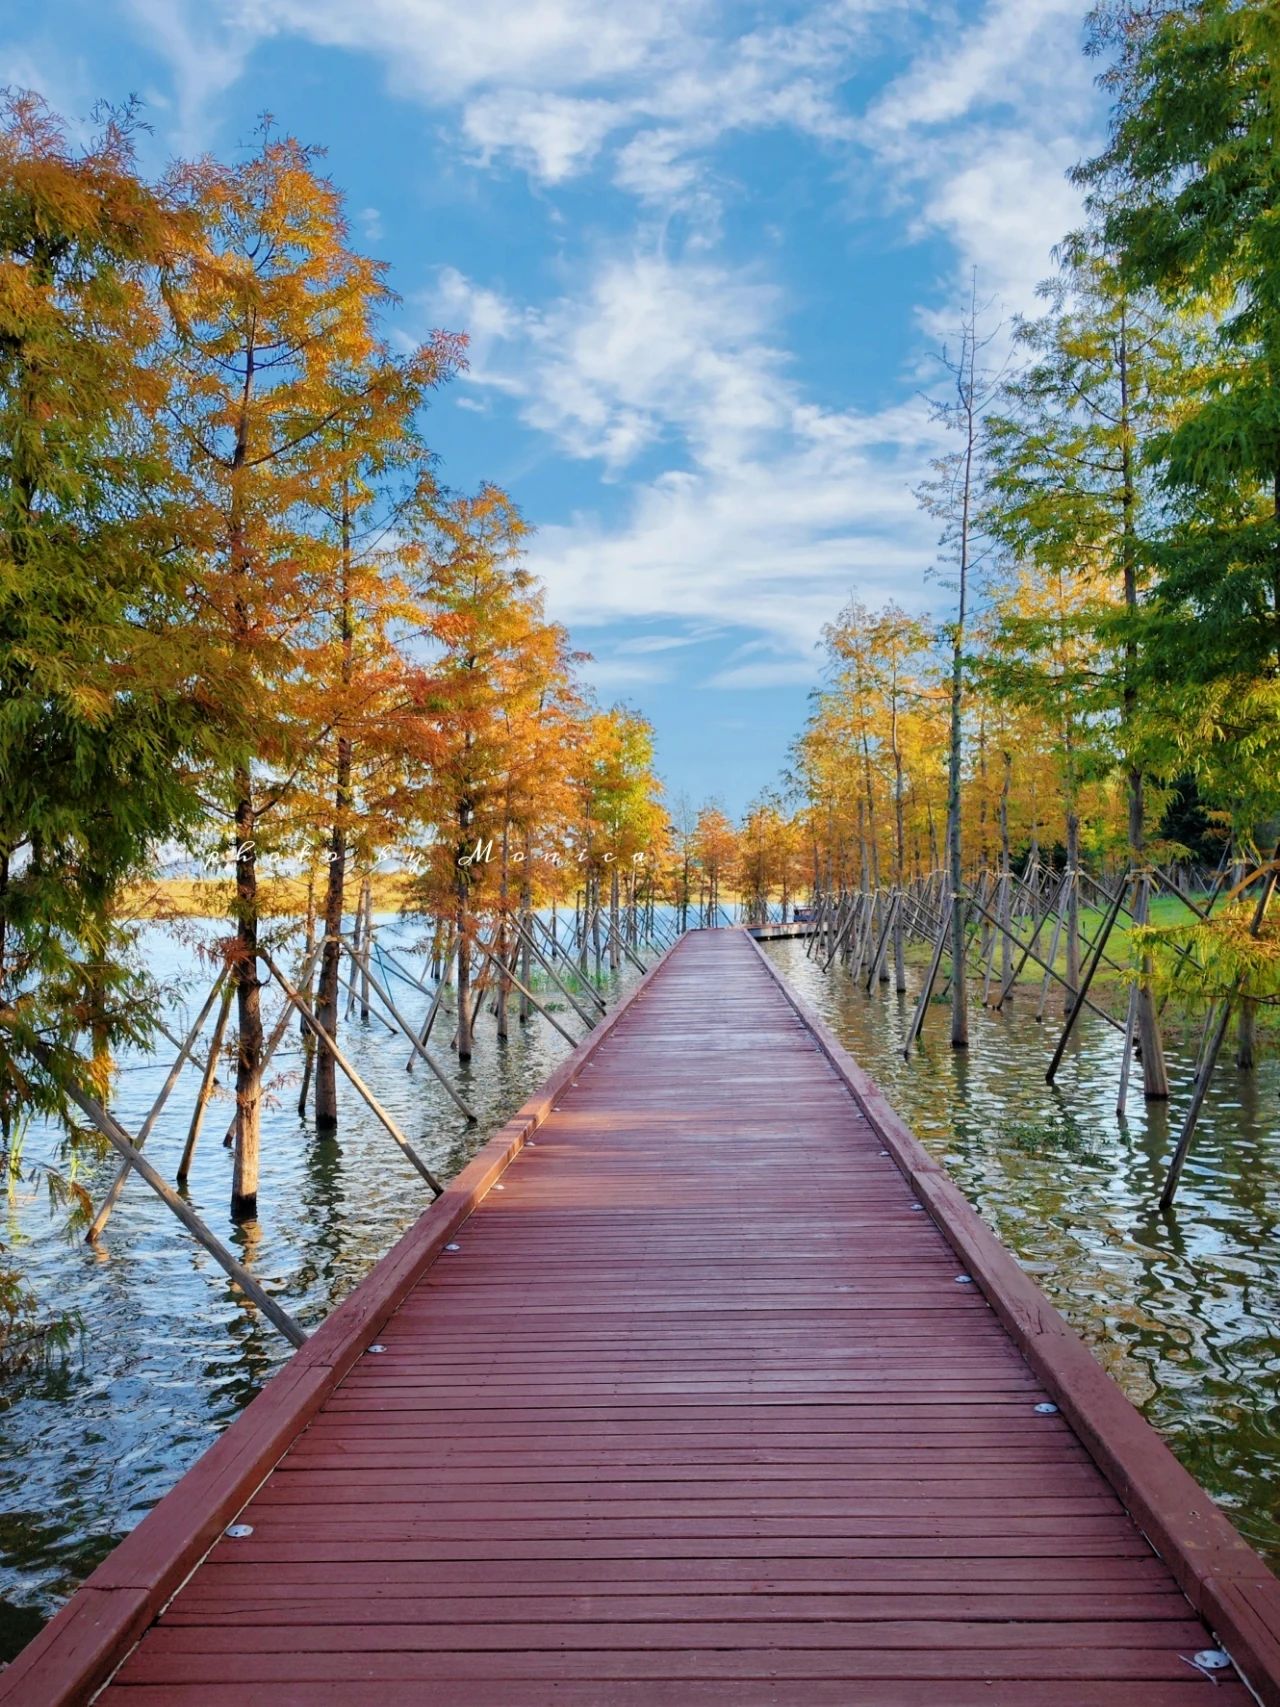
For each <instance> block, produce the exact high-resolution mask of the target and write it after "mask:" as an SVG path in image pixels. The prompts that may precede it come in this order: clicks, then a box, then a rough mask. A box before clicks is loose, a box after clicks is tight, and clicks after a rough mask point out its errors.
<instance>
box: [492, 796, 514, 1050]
mask: <svg viewBox="0 0 1280 1707" xmlns="http://www.w3.org/2000/svg"><path fill="white" fill-rule="evenodd" d="M510 845H511V844H510V831H509V827H508V825H507V824H505V823H504V824H503V826H502V863H501V865H500V866H499V867H498V934H497V937H496V939H495V942H494V953H495V954H496V955H497V957H498V968H497V970H498V989H497V994H496V995H495V997H494V1011H495V1012H496V1014H497V1016H498V1042H499V1043H505V1042H506V1041H507V1037H508V1028H507V1007H508V1005H509V1003H510V998H511V981H510V979H509V978H508V977H507V955H508V953H509V952H510V944H509V943H508V941H507V901H508V898H509V895H510Z"/></svg>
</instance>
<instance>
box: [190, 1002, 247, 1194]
mask: <svg viewBox="0 0 1280 1707" xmlns="http://www.w3.org/2000/svg"><path fill="white" fill-rule="evenodd" d="M235 993H236V989H235V985H234V984H233V983H232V981H231V980H230V979H229V978H228V979H227V980H226V982H225V983H224V984H223V986H222V1006H221V1007H220V1008H219V1009H218V1017H217V1020H216V1021H215V1022H214V1027H213V1038H212V1040H211V1042H210V1044H209V1059H208V1060H207V1061H206V1062H205V1067H204V1077H203V1078H202V1079H201V1080H200V1090H199V1092H198V1093H197V1096H196V1106H195V1107H194V1108H193V1109H192V1111H191V1124H190V1126H189V1127H188V1128H187V1141H186V1143H185V1144H184V1145H183V1147H182V1160H181V1161H180V1162H179V1163H178V1184H179V1185H185V1184H186V1183H187V1180H188V1178H189V1177H190V1174H191V1164H192V1162H193V1161H194V1160H195V1154H196V1142H197V1140H198V1139H199V1137H200V1128H201V1127H202V1126H203V1125H204V1111H205V1109H206V1108H207V1107H208V1106H209V1098H210V1097H211V1096H212V1095H213V1086H214V1081H215V1079H216V1077H217V1069H218V1056H219V1055H220V1054H221V1052H222V1040H223V1038H224V1037H225V1036H226V1032H227V1020H228V1018H229V1017H230V1014H231V1003H232V1001H233V1000H234V998H235Z"/></svg>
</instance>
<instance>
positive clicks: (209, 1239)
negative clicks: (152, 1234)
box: [27, 1040, 307, 1347]
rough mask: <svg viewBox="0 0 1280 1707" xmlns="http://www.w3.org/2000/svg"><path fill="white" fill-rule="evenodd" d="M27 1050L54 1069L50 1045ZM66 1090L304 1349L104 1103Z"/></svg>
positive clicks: (293, 1328)
mask: <svg viewBox="0 0 1280 1707" xmlns="http://www.w3.org/2000/svg"><path fill="white" fill-rule="evenodd" d="M27 1047H28V1048H29V1049H30V1050H31V1053H32V1054H33V1055H34V1056H35V1057H36V1059H37V1060H38V1061H39V1062H40V1063H41V1064H42V1065H43V1066H44V1067H45V1068H46V1069H51V1068H52V1065H53V1051H52V1050H51V1049H49V1048H48V1047H47V1045H45V1044H43V1043H40V1042H38V1041H35V1040H30V1041H28V1042H27ZM63 1089H64V1090H65V1091H66V1094H67V1095H68V1096H69V1097H70V1098H71V1100H72V1102H73V1103H75V1105H76V1107H77V1108H79V1109H80V1110H81V1112H82V1113H83V1114H85V1115H87V1116H88V1118H89V1119H90V1120H91V1121H92V1122H93V1124H94V1125H95V1126H96V1127H97V1128H98V1131H99V1132H101V1133H102V1134H103V1136H104V1137H105V1138H106V1139H107V1141H108V1143H110V1144H111V1146H112V1148H113V1149H115V1150H116V1151H117V1152H118V1153H119V1154H120V1155H121V1156H123V1158H124V1159H125V1161H126V1162H128V1164H129V1166H130V1167H131V1168H132V1169H133V1170H134V1172H135V1173H137V1174H141V1176H142V1178H143V1179H144V1180H146V1182H147V1184H148V1185H149V1186H150V1187H151V1189H152V1191H154V1192H155V1194H156V1196H157V1197H159V1198H161V1199H162V1200H163V1201H164V1202H165V1203H166V1204H168V1206H169V1208H170V1209H171V1210H172V1211H173V1213H174V1214H175V1215H176V1216H177V1217H178V1220H179V1221H181V1222H182V1224H183V1226H184V1227H185V1228H186V1229H187V1231H188V1232H189V1233H190V1234H191V1235H192V1237H193V1238H194V1239H195V1240H196V1242H197V1244H199V1245H202V1246H203V1247H204V1249H205V1250H206V1251H208V1253H209V1255H210V1256H211V1257H212V1258H213V1260H214V1261H215V1262H216V1263H217V1264H218V1266H219V1267H220V1268H221V1269H223V1270H224V1271H225V1273H226V1274H227V1275H228V1276H229V1277H230V1278H231V1279H232V1280H233V1281H234V1282H235V1284H236V1285H237V1286H238V1287H239V1288H240V1290H241V1291H242V1292H243V1293H244V1294H245V1296H246V1297H247V1298H251V1299H252V1300H253V1302H254V1303H255V1304H256V1305H257V1306H258V1308H259V1309H260V1310H261V1311H262V1313H263V1315H264V1316H265V1317H266V1318H267V1320H268V1321H269V1322H271V1323H272V1324H273V1326H275V1327H277V1328H279V1330H280V1332H281V1333H282V1334H283V1335H284V1337H285V1338H286V1339H287V1340H288V1342H289V1344H290V1345H292V1346H294V1347H297V1346H300V1345H305V1344H306V1339H307V1336H306V1334H304V1333H303V1331H302V1329H301V1328H300V1327H299V1326H298V1324H297V1323H296V1322H295V1321H294V1319H293V1317H292V1316H290V1315H289V1314H288V1312H287V1311H285V1310H282V1309H281V1308H280V1306H279V1305H278V1304H277V1303H276V1301H275V1299H274V1298H273V1297H272V1296H271V1294H270V1293H269V1292H266V1291H264V1290H263V1288H262V1287H261V1286H259V1284H258V1282H257V1281H256V1280H255V1279H254V1278H253V1276H252V1275H251V1274H250V1273H249V1271H248V1269H247V1268H245V1266H244V1265H243V1263H239V1262H237V1261H236V1259H235V1257H233V1256H232V1254H231V1252H230V1251H229V1250H228V1249H227V1248H226V1246H225V1245H224V1244H222V1243H221V1241H220V1240H218V1239H216V1238H215V1237H214V1235H213V1234H212V1233H211V1232H210V1231H209V1229H208V1228H207V1227H206V1226H205V1224H204V1222H203V1221H202V1220H201V1219H200V1217H199V1216H198V1215H197V1214H196V1212H195V1210H194V1209H192V1208H191V1206H190V1204H188V1203H184V1201H183V1200H182V1198H180V1197H179V1196H178V1194H177V1192H176V1191H175V1190H174V1189H173V1187H172V1186H171V1185H169V1184H168V1183H167V1181H165V1180H164V1179H162V1178H161V1176H160V1175H159V1174H158V1173H157V1172H156V1170H155V1169H154V1168H153V1167H152V1166H151V1163H150V1162H149V1161H148V1160H147V1158H146V1157H145V1156H144V1155H143V1153H142V1151H141V1150H139V1149H138V1147H137V1145H136V1144H135V1143H134V1142H133V1140H132V1139H131V1138H130V1137H129V1135H128V1133H127V1132H126V1131H125V1129H124V1128H123V1126H121V1125H120V1123H119V1121H118V1120H116V1118H115V1117H114V1115H111V1114H108V1113H107V1111H106V1109H105V1108H103V1107H102V1105H101V1103H99V1102H97V1101H96V1100H95V1099H94V1098H93V1097H91V1096H89V1095H88V1094H87V1093H86V1092H84V1091H82V1090H81V1089H80V1087H79V1086H78V1085H75V1084H67V1083H66V1082H64V1083H63Z"/></svg>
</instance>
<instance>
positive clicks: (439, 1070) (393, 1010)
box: [338, 937, 476, 1125]
mask: <svg viewBox="0 0 1280 1707" xmlns="http://www.w3.org/2000/svg"><path fill="white" fill-rule="evenodd" d="M365 940H366V941H367V940H368V939H367V938H366V939H365ZM338 941H339V943H340V944H341V945H342V947H343V948H344V949H346V951H347V953H348V955H349V956H350V957H351V958H352V959H353V960H354V959H355V958H356V953H355V950H354V949H353V948H352V946H351V944H350V943H349V942H348V941H347V940H346V938H345V937H339V938H338ZM363 970H364V972H365V974H366V976H367V978H368V980H369V986H370V988H371V989H372V990H373V991H374V992H375V993H376V994H377V996H378V999H379V1001H381V1002H382V1003H383V1005H384V1006H385V1007H386V1009H387V1012H388V1013H389V1014H390V1015H391V1017H392V1019H394V1020H395V1022H396V1025H398V1026H399V1027H400V1030H401V1031H402V1032H403V1033H404V1035H405V1036H406V1037H407V1038H408V1039H409V1042H410V1043H411V1044H412V1045H413V1052H414V1054H415V1055H419V1056H421V1058H422V1059H423V1060H424V1061H425V1062H426V1063H427V1066H428V1067H430V1069H431V1071H432V1072H433V1073H434V1074H435V1076H436V1078H437V1079H439V1081H440V1083H441V1084H442V1085H443V1086H444V1088H445V1090H447V1091H448V1093H449V1095H450V1096H451V1097H452V1098H453V1100H454V1102H455V1103H457V1105H458V1107H459V1108H460V1109H461V1110H462V1112H463V1114H465V1115H466V1117H467V1119H468V1120H469V1121H470V1122H471V1123H472V1125H474V1124H475V1121H476V1116H475V1115H474V1114H472V1112H471V1110H470V1109H469V1108H468V1107H467V1105H466V1103H465V1102H463V1100H462V1098H461V1096H459V1094H458V1092H457V1091H456V1090H455V1089H454V1087H453V1086H452V1085H451V1084H450V1083H449V1081H448V1079H447V1078H446V1077H445V1072H444V1068H443V1067H442V1066H441V1065H440V1063H439V1062H438V1061H437V1060H436V1058H435V1056H434V1055H432V1054H431V1052H430V1050H428V1049H427V1048H426V1046H425V1045H424V1044H421V1043H419V1042H418V1039H417V1037H416V1036H415V1035H414V1032H413V1028H412V1027H411V1026H410V1025H409V1023H408V1021H407V1020H406V1019H405V1017H404V1015H403V1014H402V1013H401V1012H400V1010H399V1008H397V1007H396V1005H395V1003H394V1002H393V1001H392V1000H391V997H390V996H389V995H388V994H387V992H386V990H385V989H384V988H383V986H382V984H381V983H380V982H379V980H378V978H377V976H376V975H375V974H374V972H373V971H372V969H371V968H369V967H368V966H365V967H364V968H363ZM387 1029H388V1030H389V1031H391V1033H392V1035H393V1036H394V1035H395V1030H394V1027H391V1026H388V1028H387Z"/></svg>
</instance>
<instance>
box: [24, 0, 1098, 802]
mask: <svg viewBox="0 0 1280 1707" xmlns="http://www.w3.org/2000/svg"><path fill="white" fill-rule="evenodd" d="M1084 10H1085V7H1084V4H1083V3H1082V0H958V3H956V4H945V3H943V4H938V3H933V0H928V3H920V4H917V3H915V0H812V3H809V0H794V3H791V0H774V3H772V4H764V3H761V4H752V3H749V0H48V3H46V4H43V5H40V6H27V5H23V6H18V5H16V4H14V3H13V0H10V4H9V5H7V6H3V7H0V81H4V82H9V83H15V84H20V85H26V86H30V87H35V88H38V89H40V90H41V91H42V92H43V93H44V94H45V95H46V96H47V97H48V98H49V99H50V101H51V102H52V103H53V104H54V105H55V106H57V107H58V108H60V109H61V110H62V111H63V112H64V113H66V114H68V115H69V116H73V117H75V116H80V115H83V114H85V113H86V112H87V110H88V108H89V107H90V105H91V104H92V102H93V101H94V100H95V99H96V98H98V97H102V96H105V97H107V98H110V99H115V100H118V99H120V98H122V97H123V96H125V95H127V94H129V93H131V92H136V93H137V94H138V95H140V96H141V97H142V99H143V101H144V102H145V107H146V116H147V118H148V120H149V122H150V124H151V125H152V127H153V136H152V139H151V141H150V143H149V145H148V146H149V150H150V154H151V159H150V160H149V161H148V164H149V165H151V166H154V167H155V168H157V169H158V168H159V167H160V166H161V165H163V163H164V161H165V159H167V158H168V157H170V156H172V155H174V154H190V153H196V152H202V151H205V150H213V151H216V152H220V153H223V154H229V153H230V152H231V151H232V150H234V149H235V147H236V146H237V145H238V144H240V143H242V142H244V141H245V140H247V139H248V138H249V137H250V135H251V133H252V130H253V126H254V122H255V119H256V117H257V115H258V114H260V113H261V112H263V111H264V110H269V111H270V112H271V113H273V114H274V116H275V118H276V120H277V122H278V123H279V125H280V126H281V127H282V128H284V129H286V130H289V131H292V132H293V133H294V134H296V135H297V136H299V137H300V138H302V139H303V140H304V141H308V142H315V143H319V144H323V145H324V146H326V147H327V149H328V161H327V169H328V170H329V171H330V173H331V174H332V176H333V177H334V179H335V180H336V181H337V182H338V184H340V185H341V186H342V187H343V188H344V189H345V190H346V192H347V195H348V198H349V206H350V210H351V223H352V229H353V233H354V235H355V238H356V240H357V241H358V242H360V243H362V244H363V245H364V246H365V247H367V249H368V250H369V252H370V253H373V254H375V255H378V256H380V257H381V258H383V259H385V260H387V261H389V262H390V263H391V265H392V269H393V271H392V282H393V283H394V285H395V288H396V289H397V291H398V293H399V295H400V296H401V298H402V303H401V306H400V308H399V310H398V313H397V330H398V334H399V335H400V336H402V337H404V338H406V339H412V338H413V337H415V336H420V335H422V334H423V333H425V332H426V331H427V330H428V329H430V328H431V327H433V326H444V327H448V328H450V329H453V330H464V331H466V332H468V333H469V334H470V337H471V351H470V370H469V373H468V374H467V376H466V377H465V378H464V379H463V380H461V381H460V382H459V383H457V384H456V385H454V386H453V387H452V388H451V389H450V390H449V392H448V393H447V395H446V396H445V397H444V398H442V400H441V401H440V402H439V403H438V405H437V406H436V408H435V410H434V411H433V416H432V422H431V427H432V433H431V436H432V438H433V441H434V444H435V447H436V448H437V449H438V451H439V452H440V455H441V457H442V459H443V469H444V474H445V477H446V479H448V480H449V482H450V483H451V484H453V485H456V486H460V487H465V486H471V485H474V484H476V483H477V482H479V481H480V480H481V479H492V480H496V481H497V482H498V483H499V484H501V485H503V486H505V487H507V489H508V490H509V491H510V492H511V493H512V495H513V496H514V497H515V498H516V500H517V501H518V503H519V504H520V505H521V508H522V509H523V511H524V513H525V515H526V516H527V518H528V519H529V521H530V522H531V523H533V525H534V526H535V527H536V529H537V533H536V535H535V538H534V540H533V544H532V547H531V551H530V559H531V563H532V566H533V567H534V568H535V569H536V570H537V572H538V573H539V575H540V576H541V577H542V578H543V579H544V581H545V582H546V585H547V589H548V604H549V609H550V611H551V614H552V615H554V616H555V617H557V618H558V619H559V620H561V621H564V622H565V623H567V624H568V625H569V627H570V629H571V631H572V633H573V637H574V640H575V643H576V644H577V645H579V646H581V647H584V648H586V649H587V650H589V651H590V652H591V653H592V654H593V655H594V660H595V661H594V663H593V664H592V665H591V666H590V667H589V669H588V674H589V676H590V677H591V679H592V680H593V681H594V683H595V684H596V686H597V690H598V692H599V695H600V697H601V698H602V699H603V700H605V701H610V700H613V699H617V698H623V699H626V700H627V701H628V702H629V703H631V704H633V705H635V706H638V707H639V708H640V709H641V710H643V711H644V712H645V713H646V714H647V715H648V716H649V717H650V718H651V719H652V720H653V722H654V724H655V726H656V729H657V733H658V743H659V762H660V765H661V768H662V771H663V774H664V775H665V777H666V778H667V783H668V789H669V793H670V794H671V796H672V797H673V798H675V797H676V796H678V795H680V794H681V793H684V794H685V795H687V796H688V797H689V798H690V799H692V800H694V801H695V802H700V801H702V800H703V799H706V798H710V797H718V798H719V799H720V800H721V802H722V803H723V804H724V805H726V806H727V807H728V808H729V809H730V810H731V811H735V812H737V811H740V810H741V809H742V808H743V807H744V806H745V805H746V804H747V803H748V801H749V800H750V799H751V798H752V796H753V795H754V794H755V793H756V792H757V791H758V790H759V789H760V788H761V787H764V786H768V785H770V784H772V783H773V782H775V781H776V779H777V776H778V773H779V771H780V769H781V767H782V766H783V765H784V763H785V759H786V750H787V746H788V743H789V742H790V740H791V739H792V737H793V736H794V735H795V734H796V732H797V731H798V730H799V728H800V727H801V725H802V723H803V720H804V716H805V709H806V695H807V692H808V690H809V688H810V687H811V686H812V685H813V683H814V682H815V681H816V679H817V675H818V670H819V662H820V661H819V657H818V654H817V653H816V652H815V642H816V641H817V639H818V636H819V632H820V630H821V626H822V624H823V622H824V621H826V620H828V619H829V618H831V617H832V616H834V615H835V613H836V612H837V610H838V609H839V608H840V606H841V605H842V604H843V603H844V602H845V601H846V600H847V599H848V598H849V597H850V596H851V595H854V596H857V597H859V598H861V599H863V600H864V601H865V602H866V603H868V604H871V605H875V604H878V603H882V602H883V601H884V600H885V599H887V598H890V597H892V598H895V599H897V600H898V601H899V602H900V603H902V604H904V605H907V606H908V607H910V608H915V609H921V608H926V607H935V608H936V607H939V606H940V605H941V604H942V602H943V601H944V600H945V594H944V593H943V592H942V591H941V590H940V589H939V588H938V587H937V586H936V585H931V584H930V583H929V582H928V580H927V579H926V576H927V572H928V570H929V567H930V565H931V563H932V561H933V557H934V532H935V529H934V525H933V524H932V523H931V522H929V521H928V520H926V519H924V518H922V517H921V516H920V515H919V514H918V512H917V510H916V506H915V503H914V500H913V498H912V490H913V488H914V486H915V485H916V484H917V483H918V481H919V479H920V477H921V474H922V472H923V471H924V469H925V468H926V466H927V463H928V460H929V458H930V456H932V455H936V454H937V452H938V448H939V439H938V429H937V427H936V426H935V425H933V424H932V423H931V422H930V419H929V414H928V410H927V408H926V406H925V403H924V401H923V398H922V393H923V392H925V391H927V390H928V389H930V388H931V387H934V386H936V385H937V383H938V379H939V372H938V369H937V367H936V364H935V363H934V362H933V360H932V359H931V355H930V352H931V350H935V349H936V347H937V344H938V342H939V340H940V339H941V338H943V337H944V336H945V334H946V332H947V330H948V329H949V328H950V327H952V326H953V325H954V324H955V321H956V317H957V304H958V302H959V300H960V297H961V295H962V294H963V293H964V292H965V291H966V290H967V284H968V279H969V277H970V274H971V271H972V269H973V268H974V267H976V268H977V270H978V278H979V286H980V290H981V292H982V294H983V295H984V296H985V297H988V298H990V299H992V300H993V301H994V302H996V303H997V304H999V305H1000V307H1001V309H1002V311H1003V313H1004V314H1005V316H1006V317H1007V316H1010V315H1012V314H1014V313H1016V312H1017V311H1019V310H1020V309H1027V308H1029V307H1030V306H1031V305H1032V303H1033V301H1034V297H1033V290H1034V285H1035V282H1036V281H1037V280H1038V279H1039V278H1041V277H1043V276H1044V275H1045V273H1046V272H1048V271H1049V269H1050V257H1049V251H1050V249H1051V247H1052V245H1053V243H1054V242H1055V241H1056V240H1057V239H1058V238H1059V237H1060V236H1061V235H1062V234H1063V232H1064V231H1066V230H1068V229H1069V228H1070V227H1071V225H1072V224H1073V223H1074V222H1075V220H1076V218H1077V217H1078V204H1077V200H1076V196H1075V192H1074V191H1073V190H1072V189H1071V188H1070V186H1069V185H1068V184H1067V183H1066V182H1065V179H1064V172H1065V170H1066V168H1067V167H1068V166H1069V165H1070V164H1071V163H1072V162H1073V161H1074V160H1076V159H1078V158H1079V157H1080V156H1081V154H1083V153H1086V152H1088V151H1089V149H1090V147H1091V145H1092V144H1093V143H1094V142H1095V141H1096V140H1097V137H1098V134H1099V131H1100V128H1101V124H1102V120H1103V112H1102V106H1101V101H1100V99H1099V96H1098V95H1097V92H1096V91H1095V89H1094V87H1093V81H1092V79H1093V72H1094V69H1095V67H1093V66H1091V65H1090V64H1089V63H1088V62H1086V61H1085V60H1084V59H1083V57H1082V56H1081V54H1080V51H1079V44H1080V38H1081V24H1082V19H1083V14H1084Z"/></svg>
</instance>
